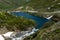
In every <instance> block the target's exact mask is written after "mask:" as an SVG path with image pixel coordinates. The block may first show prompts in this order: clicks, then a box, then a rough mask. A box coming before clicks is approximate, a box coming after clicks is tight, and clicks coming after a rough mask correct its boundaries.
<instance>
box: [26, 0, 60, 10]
mask: <svg viewBox="0 0 60 40" xmlns="http://www.w3.org/2000/svg"><path fill="white" fill-rule="evenodd" d="M58 3H60V0H57V1H55V0H31V1H30V2H29V3H28V4H26V5H27V6H31V7H33V8H34V9H35V10H38V11H48V7H51V6H52V5H54V6H53V7H52V8H51V9H58V8H60V6H59V5H60V4H59V5H58Z"/></svg>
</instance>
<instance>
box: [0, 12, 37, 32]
mask: <svg viewBox="0 0 60 40" xmlns="http://www.w3.org/2000/svg"><path fill="white" fill-rule="evenodd" d="M35 25H36V23H35V21H34V20H31V19H27V18H24V17H16V16H15V15H11V14H9V13H6V12H0V28H4V27H5V28H7V30H9V31H15V30H19V31H21V30H28V28H32V27H34V26H35ZM0 31H1V30H0Z"/></svg>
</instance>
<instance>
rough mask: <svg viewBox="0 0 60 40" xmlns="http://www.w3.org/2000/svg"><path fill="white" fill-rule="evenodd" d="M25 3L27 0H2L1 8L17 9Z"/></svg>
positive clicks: (0, 1)
mask: <svg viewBox="0 0 60 40" xmlns="http://www.w3.org/2000/svg"><path fill="white" fill-rule="evenodd" d="M25 3H26V0H0V10H2V9H3V10H9V9H15V8H17V7H19V6H21V5H22V4H25Z"/></svg>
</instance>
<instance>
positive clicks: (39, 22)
mask: <svg viewBox="0 0 60 40" xmlns="http://www.w3.org/2000/svg"><path fill="white" fill-rule="evenodd" d="M12 14H13V15H16V16H23V17H25V18H28V19H32V20H34V21H35V22H36V23H37V26H36V27H35V28H36V29H40V28H41V27H42V26H43V25H44V24H45V23H46V22H48V21H49V20H48V19H46V18H43V17H38V16H33V15H30V14H28V13H26V12H13V13H12Z"/></svg>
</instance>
